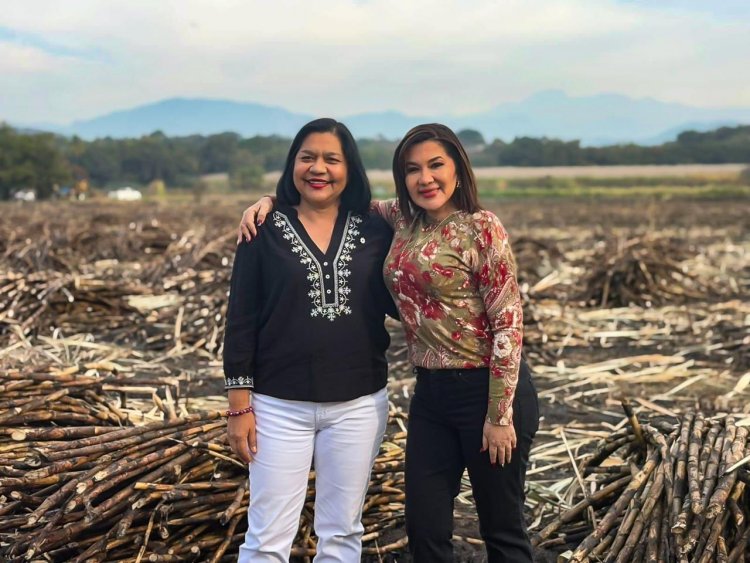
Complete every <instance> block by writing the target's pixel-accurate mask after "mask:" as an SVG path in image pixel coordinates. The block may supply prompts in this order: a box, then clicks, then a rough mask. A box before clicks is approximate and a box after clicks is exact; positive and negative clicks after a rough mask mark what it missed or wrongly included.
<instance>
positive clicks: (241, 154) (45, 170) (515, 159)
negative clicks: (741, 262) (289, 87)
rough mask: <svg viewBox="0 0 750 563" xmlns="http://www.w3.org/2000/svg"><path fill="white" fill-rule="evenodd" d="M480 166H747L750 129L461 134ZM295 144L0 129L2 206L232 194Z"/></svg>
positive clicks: (380, 154)
mask: <svg viewBox="0 0 750 563" xmlns="http://www.w3.org/2000/svg"><path fill="white" fill-rule="evenodd" d="M459 137H460V138H461V140H462V142H463V143H464V144H465V145H466V147H467V148H468V150H469V153H470V155H471V159H472V163H473V164H474V165H475V166H579V165H614V164H692V163H696V164H719V163H745V162H747V163H750V126H738V127H721V128H719V129H716V130H713V131H709V132H705V133H701V132H696V131H686V132H684V133H681V134H680V135H679V136H678V137H677V138H676V139H675V140H674V141H671V142H667V143H663V144H661V145H657V146H641V145H636V144H622V145H611V146H606V147H582V146H581V145H580V142H579V141H563V140H559V139H550V138H546V137H542V138H535V137H517V138H515V139H514V140H513V141H511V142H505V141H502V140H500V139H495V140H493V141H491V142H486V141H485V139H484V138H483V137H482V135H481V134H480V133H479V132H478V131H474V130H471V129H467V130H463V131H460V132H459ZM289 144H290V139H287V138H284V137H280V136H255V137H249V138H243V137H241V136H239V135H237V134H235V133H221V134H217V135H191V136H188V137H168V136H166V135H164V134H163V133H161V132H159V131H157V132H155V133H152V134H150V135H145V136H143V137H140V138H138V139H112V138H104V139H97V140H94V141H84V140H83V139H80V138H79V137H71V138H68V137H61V136H57V135H53V134H50V133H31V132H23V131H17V130H15V129H13V128H11V127H9V126H7V125H0V199H9V198H10V197H11V196H12V194H13V192H14V191H15V190H19V189H33V190H35V191H36V193H37V196H38V197H40V198H45V197H49V196H50V195H51V194H52V193H53V192H54V188H55V186H60V185H66V184H69V183H71V182H75V181H78V180H84V179H85V180H87V181H88V182H89V183H90V184H91V185H93V186H95V187H99V188H104V187H107V186H111V185H114V184H118V183H120V184H121V183H135V184H138V185H145V184H148V183H149V182H152V181H154V180H161V181H163V182H165V183H166V185H167V186H181V187H191V186H195V185H197V183H198V182H199V178H200V177H201V176H202V175H204V174H211V173H219V172H221V173H225V172H228V173H229V176H230V181H231V185H232V187H233V188H235V189H244V188H248V187H256V186H258V185H259V184H260V182H261V180H262V176H263V174H264V173H265V172H267V171H273V170H280V169H281V167H282V166H283V163H284V159H285V158H286V153H287V150H288V147H289ZM396 144H397V142H396V141H394V140H388V139H360V140H358V145H359V148H360V151H361V153H362V157H363V160H364V163H365V166H366V167H367V168H370V169H389V168H390V167H391V159H392V156H393V150H394V148H395V146H396Z"/></svg>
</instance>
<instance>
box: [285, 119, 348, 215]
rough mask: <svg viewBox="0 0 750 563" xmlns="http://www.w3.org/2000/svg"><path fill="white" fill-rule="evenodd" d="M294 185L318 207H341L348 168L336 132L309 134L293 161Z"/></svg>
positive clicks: (301, 194) (309, 202)
mask: <svg viewBox="0 0 750 563" xmlns="http://www.w3.org/2000/svg"><path fill="white" fill-rule="evenodd" d="M292 177H293V180H294V186H295V187H296V188H297V191H298V192H299V194H300V198H301V199H302V201H304V202H305V203H307V204H308V205H313V206H315V207H327V206H329V205H338V203H339V201H340V200H341V194H342V192H343V191H344V188H346V182H347V166H346V159H345V158H344V150H343V148H342V147H341V141H339V138H338V137H337V136H336V135H334V134H333V133H310V134H309V135H308V136H307V137H305V140H304V141H303V142H302V145H301V146H300V149H299V151H297V156H295V158H294V173H293V174H292Z"/></svg>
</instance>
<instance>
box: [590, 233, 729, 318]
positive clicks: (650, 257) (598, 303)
mask: <svg viewBox="0 0 750 563" xmlns="http://www.w3.org/2000/svg"><path fill="white" fill-rule="evenodd" d="M613 246H614V248H613ZM687 256H688V254H687V249H686V248H684V247H683V246H682V245H680V244H677V243H676V242H675V241H673V240H669V239H656V240H652V239H648V238H640V237H636V238H633V239H631V240H628V241H626V242H624V243H618V244H617V245H613V244H609V245H604V246H603V247H602V249H601V251H599V252H597V253H595V254H593V255H591V256H590V260H589V261H588V265H587V270H589V271H590V274H589V275H588V277H587V278H586V279H585V280H584V290H583V292H582V294H581V295H580V296H579V297H580V299H581V300H582V301H584V302H585V303H586V304H587V305H589V306H595V307H618V306H628V305H630V304H636V305H641V306H646V307H650V306H654V305H658V304H662V303H667V302H673V301H685V300H688V299H693V300H696V299H697V300H705V299H706V298H707V297H709V296H711V295H713V294H719V293H720V290H721V287H715V286H711V285H709V284H707V283H705V282H704V281H703V280H701V279H700V278H699V277H698V276H697V275H695V274H693V273H691V272H690V271H689V270H688V268H687V267H686V266H684V265H683V264H682V261H683V260H684V259H685V258H686V257H687Z"/></svg>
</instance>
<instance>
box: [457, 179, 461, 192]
mask: <svg viewBox="0 0 750 563" xmlns="http://www.w3.org/2000/svg"><path fill="white" fill-rule="evenodd" d="M456 189H457V190H460V189H461V181H460V180H456Z"/></svg>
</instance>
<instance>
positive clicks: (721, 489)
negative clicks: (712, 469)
mask: <svg viewBox="0 0 750 563" xmlns="http://www.w3.org/2000/svg"><path fill="white" fill-rule="evenodd" d="M747 435H748V431H747V428H746V427H744V426H740V427H739V428H737V429H736V435H735V439H734V440H733V441H732V445H731V446H730V449H729V452H728V454H727V459H726V463H725V464H724V467H729V466H732V465H733V464H735V463H737V462H738V461H739V460H740V459H742V456H743V454H744V451H745V444H746V442H747ZM736 481H737V472H736V471H732V472H730V473H725V474H723V475H721V478H720V479H719V482H718V484H717V485H716V489H715V490H714V493H713V495H712V496H711V500H710V501H709V503H708V511H707V512H706V515H707V516H708V517H709V518H713V517H715V516H716V515H718V514H719V513H720V512H721V511H722V510H724V508H725V506H726V503H727V498H728V497H729V492H730V490H731V489H732V487H734V484H735V482H736Z"/></svg>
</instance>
